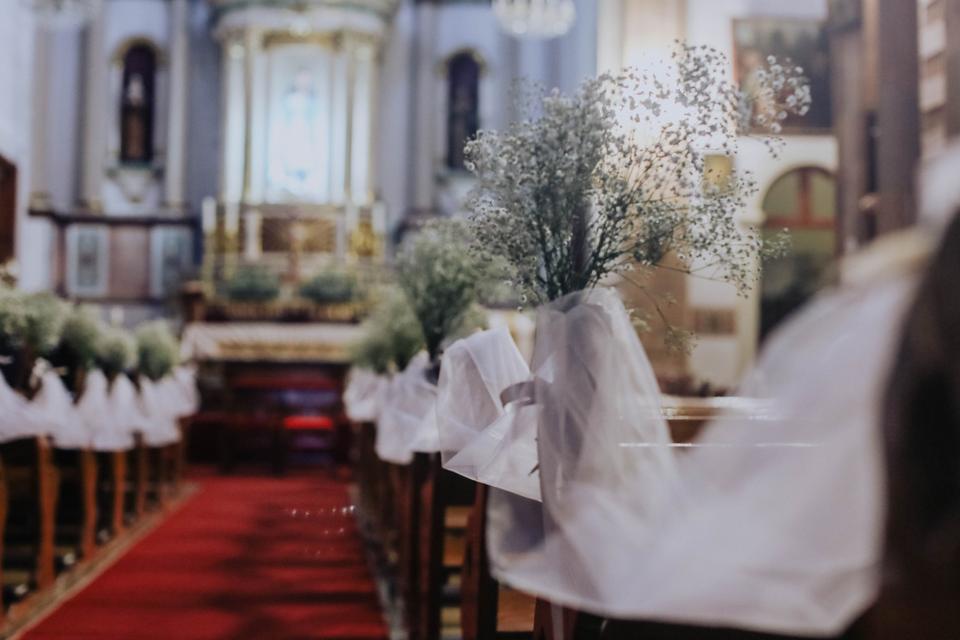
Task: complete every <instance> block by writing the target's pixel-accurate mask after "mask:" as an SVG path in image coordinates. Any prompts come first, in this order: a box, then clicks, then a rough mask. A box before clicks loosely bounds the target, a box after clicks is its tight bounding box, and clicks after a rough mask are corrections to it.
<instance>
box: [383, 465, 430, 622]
mask: <svg viewBox="0 0 960 640" xmlns="http://www.w3.org/2000/svg"><path fill="white" fill-rule="evenodd" d="M427 462H428V459H427V456H426V454H416V455H414V457H413V461H412V462H411V463H410V464H408V465H395V466H394V467H393V470H392V475H393V485H394V497H395V504H396V506H395V510H396V517H397V525H398V527H397V529H398V531H397V533H398V540H397V543H398V544H397V560H398V572H399V578H400V593H401V596H402V598H403V604H404V617H405V621H406V627H407V630H408V638H409V639H410V640H420V639H419V637H418V636H417V635H416V634H417V633H419V631H420V628H421V627H420V607H419V602H418V599H419V595H420V559H419V556H420V548H421V545H420V536H421V532H420V525H421V522H422V520H421V516H420V506H421V501H420V492H421V488H422V486H423V480H424V478H425V476H426V469H427Z"/></svg>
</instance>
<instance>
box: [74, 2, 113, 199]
mask: <svg viewBox="0 0 960 640" xmlns="http://www.w3.org/2000/svg"><path fill="white" fill-rule="evenodd" d="M94 5H95V6H94V11H93V17H92V18H91V20H90V23H89V26H88V27H87V43H86V52H85V59H84V66H85V80H86V82H85V87H84V92H85V96H86V97H85V104H84V112H83V127H84V129H83V154H82V157H83V167H82V170H83V176H82V182H81V185H80V201H81V205H82V206H85V207H87V208H89V209H91V210H92V211H101V210H102V209H103V202H102V199H103V198H102V193H103V175H104V170H105V166H104V164H105V160H106V152H107V145H106V142H107V140H106V131H107V121H106V118H107V117H108V114H112V113H113V111H114V110H113V109H109V108H107V105H106V100H107V98H108V95H107V68H108V65H107V59H106V56H105V55H104V44H103V42H104V21H105V16H104V11H103V0H94Z"/></svg>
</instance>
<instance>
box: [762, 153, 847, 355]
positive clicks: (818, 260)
mask: <svg viewBox="0 0 960 640" xmlns="http://www.w3.org/2000/svg"><path fill="white" fill-rule="evenodd" d="M836 194H837V184H836V178H835V177H834V175H833V174H832V173H831V172H829V171H827V170H826V169H821V168H819V167H801V168H798V169H792V170H790V171H788V172H787V173H785V174H783V175H781V176H780V177H779V178H777V179H776V180H775V181H774V182H773V184H772V185H771V186H770V189H769V190H768V191H767V193H766V195H765V196H764V198H763V213H764V216H765V218H766V222H765V223H764V233H766V234H773V233H778V232H780V231H781V230H783V229H786V230H787V231H788V232H789V233H790V244H791V247H790V250H789V251H788V253H787V255H785V256H783V257H782V258H777V259H775V260H770V261H768V262H767V263H765V264H764V269H763V278H762V280H761V286H760V339H761V340H763V339H764V338H765V337H766V336H767V334H769V333H770V331H771V330H772V329H773V328H774V327H776V326H777V325H778V324H779V323H780V322H781V321H782V320H783V319H784V318H786V317H787V316H788V315H790V314H791V313H793V312H794V311H795V310H796V309H797V308H799V307H800V306H802V305H803V303H805V302H806V301H807V300H808V299H810V297H812V296H813V295H814V294H815V293H816V292H817V291H818V290H819V289H820V288H821V287H822V286H823V285H824V284H825V283H826V280H827V278H828V277H829V270H830V267H831V265H832V264H833V260H834V257H835V256H836V243H837V236H836V231H835V227H834V220H835V218H836V211H837V205H836Z"/></svg>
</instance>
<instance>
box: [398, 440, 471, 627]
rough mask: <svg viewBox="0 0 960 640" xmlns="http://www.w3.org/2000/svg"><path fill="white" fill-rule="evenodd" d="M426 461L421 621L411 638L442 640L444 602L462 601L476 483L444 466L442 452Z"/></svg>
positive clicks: (422, 501)
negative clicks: (462, 584)
mask: <svg viewBox="0 0 960 640" xmlns="http://www.w3.org/2000/svg"><path fill="white" fill-rule="evenodd" d="M418 455H420V456H422V458H421V459H422V460H423V463H422V464H423V476H422V482H421V484H420V491H419V495H418V498H419V502H420V507H419V508H420V513H419V522H420V524H419V529H420V533H419V541H420V546H419V549H418V558H417V562H418V565H419V566H418V572H417V573H418V575H417V583H418V588H417V591H416V598H417V602H416V603H415V605H416V608H417V614H416V622H417V625H418V626H411V637H414V638H419V639H421V640H438V638H439V637H440V633H441V627H442V624H441V621H442V613H443V609H444V604H457V605H458V604H459V601H460V590H459V580H460V578H461V575H460V574H461V571H462V568H463V556H464V548H465V536H466V528H467V520H468V512H469V507H470V506H471V505H472V504H473V501H474V493H475V491H474V487H475V484H474V483H473V482H470V481H469V480H466V479H465V478H463V477H462V476H459V475H457V474H454V473H452V472H450V471H447V470H445V469H443V467H442V465H441V461H440V454H437V453H434V454H418Z"/></svg>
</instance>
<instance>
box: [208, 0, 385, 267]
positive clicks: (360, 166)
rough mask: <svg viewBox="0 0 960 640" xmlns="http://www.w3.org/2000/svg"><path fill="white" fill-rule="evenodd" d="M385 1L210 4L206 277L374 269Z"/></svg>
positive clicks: (379, 230) (380, 210)
mask: <svg viewBox="0 0 960 640" xmlns="http://www.w3.org/2000/svg"><path fill="white" fill-rule="evenodd" d="M396 4H397V3H396V2H395V0H364V1H362V2H351V3H337V2H317V3H303V4H297V5H289V6H288V5H286V4H284V3H275V2H250V1H247V0H244V1H239V0H219V1H218V2H216V10H215V12H214V15H213V21H212V24H213V34H214V36H215V38H216V39H217V40H218V41H219V42H220V44H221V48H222V62H221V65H222V68H221V82H222V87H221V93H222V112H223V129H222V143H221V149H220V156H221V180H220V189H219V193H218V196H217V197H216V198H211V199H208V201H207V202H205V203H204V206H203V231H204V257H205V261H204V276H205V278H206V279H207V280H213V281H217V280H222V279H224V278H229V277H230V275H231V274H232V273H233V271H234V270H235V269H236V268H237V266H238V265H242V264H249V263H256V264H260V265H266V266H269V267H270V268H272V269H273V270H274V271H277V272H283V273H284V274H285V275H286V276H287V277H289V278H293V279H295V278H297V277H299V276H300V275H301V274H309V273H311V272H316V271H318V270H320V269H323V268H329V267H330V266H331V265H334V266H342V265H343V264H344V263H353V262H358V261H359V262H370V261H374V262H375V261H378V259H379V258H381V257H382V256H383V254H384V241H385V237H386V228H387V211H386V208H385V205H384V203H383V202H382V201H381V200H380V198H379V196H378V187H377V182H378V181H377V176H376V171H375V166H376V162H375V158H376V157H377V154H378V152H379V148H378V147H379V145H378V131H377V120H378V113H377V95H378V87H379V83H380V78H379V72H378V68H379V64H378V59H379V56H380V52H381V47H382V42H383V40H384V38H385V37H386V35H387V31H388V28H389V24H390V20H391V18H392V15H393V12H394V10H395V8H396Z"/></svg>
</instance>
